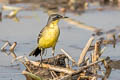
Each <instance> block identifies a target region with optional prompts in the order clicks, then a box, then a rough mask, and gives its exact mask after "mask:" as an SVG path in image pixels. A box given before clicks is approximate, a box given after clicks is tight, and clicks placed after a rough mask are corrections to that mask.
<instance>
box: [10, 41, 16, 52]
mask: <svg viewBox="0 0 120 80" xmlns="http://www.w3.org/2000/svg"><path fill="white" fill-rule="evenodd" d="M16 45H17V42H14V43H13V44H12V46H11V47H10V49H9V50H10V51H14V49H15V46H16Z"/></svg>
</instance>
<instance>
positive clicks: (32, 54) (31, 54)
mask: <svg viewBox="0 0 120 80" xmlns="http://www.w3.org/2000/svg"><path fill="white" fill-rule="evenodd" d="M40 53H41V50H40V49H39V48H38V47H37V48H35V49H34V50H33V51H32V52H31V53H30V54H29V56H35V57H37V56H38V55H39V54H40Z"/></svg>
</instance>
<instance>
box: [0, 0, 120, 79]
mask: <svg viewBox="0 0 120 80" xmlns="http://www.w3.org/2000/svg"><path fill="white" fill-rule="evenodd" d="M51 13H59V14H62V15H65V16H68V17H69V18H71V19H72V20H73V21H74V22H79V23H81V24H83V25H85V26H88V28H86V27H80V25H75V24H74V23H73V24H72V23H71V22H69V21H65V20H61V21H60V22H59V27H60V31H61V33H60V38H59V40H58V43H57V45H56V51H55V54H59V53H61V51H60V49H61V48H63V49H65V50H66V51H67V52H69V54H70V55H71V56H72V57H73V58H74V59H75V60H76V61H77V60H78V59H79V55H80V53H81V51H82V49H83V48H84V46H85V44H86V43H87V41H88V39H89V38H90V37H91V36H92V35H93V34H97V33H98V32H99V31H100V32H102V33H103V34H102V35H98V36H100V37H101V36H102V37H104V38H105V39H111V38H110V37H109V34H114V35H117V36H119V32H120V27H119V26H120V0H0V47H2V46H3V45H4V43H5V42H6V41H9V42H10V43H13V42H17V46H16V48H15V54H16V55H17V56H27V57H28V55H29V53H30V52H31V51H32V49H34V48H35V47H36V45H37V37H38V34H39V32H40V30H41V29H42V28H43V27H44V26H45V25H46V24H47V20H48V17H49V15H50V14H51ZM89 27H90V29H89ZM119 45H120V44H119V43H117V44H116V47H115V48H113V45H107V49H106V50H105V52H104V54H103V55H102V57H106V56H109V57H110V58H111V59H112V60H119V58H120V51H119V50H120V49H119V48H120V46H119ZM7 49H9V47H7ZM46 53H47V56H44V58H46V57H50V56H52V54H51V49H47V51H46ZM6 55H7V56H6ZM28 58H29V59H32V60H39V59H40V57H37V58H35V57H28ZM11 62H12V57H11V56H9V51H8V50H7V51H6V52H2V51H1V52H0V80H26V78H25V77H24V75H22V74H21V72H22V71H23V70H24V69H25V67H24V66H23V65H22V64H21V63H18V62H14V63H11ZM119 67H120V66H119ZM119 75H120V70H119V69H113V70H112V73H111V75H110V77H109V78H108V80H120V76H119Z"/></svg>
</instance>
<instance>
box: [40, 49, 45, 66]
mask: <svg viewBox="0 0 120 80" xmlns="http://www.w3.org/2000/svg"><path fill="white" fill-rule="evenodd" d="M43 53H44V49H43V48H41V52H40V65H39V66H41V64H42V56H43Z"/></svg>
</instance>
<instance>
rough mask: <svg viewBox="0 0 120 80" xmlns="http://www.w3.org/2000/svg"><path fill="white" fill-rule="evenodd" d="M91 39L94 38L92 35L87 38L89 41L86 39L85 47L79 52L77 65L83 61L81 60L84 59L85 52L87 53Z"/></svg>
mask: <svg viewBox="0 0 120 80" xmlns="http://www.w3.org/2000/svg"><path fill="white" fill-rule="evenodd" d="M93 40H94V37H93V36H92V37H91V38H90V39H89V41H88V43H87V44H86V46H85V48H84V49H83V51H82V52H81V54H80V57H79V60H78V65H80V64H81V63H82V62H83V60H84V58H85V56H86V53H87V51H88V49H89V47H90V45H91V44H92V41H93Z"/></svg>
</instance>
